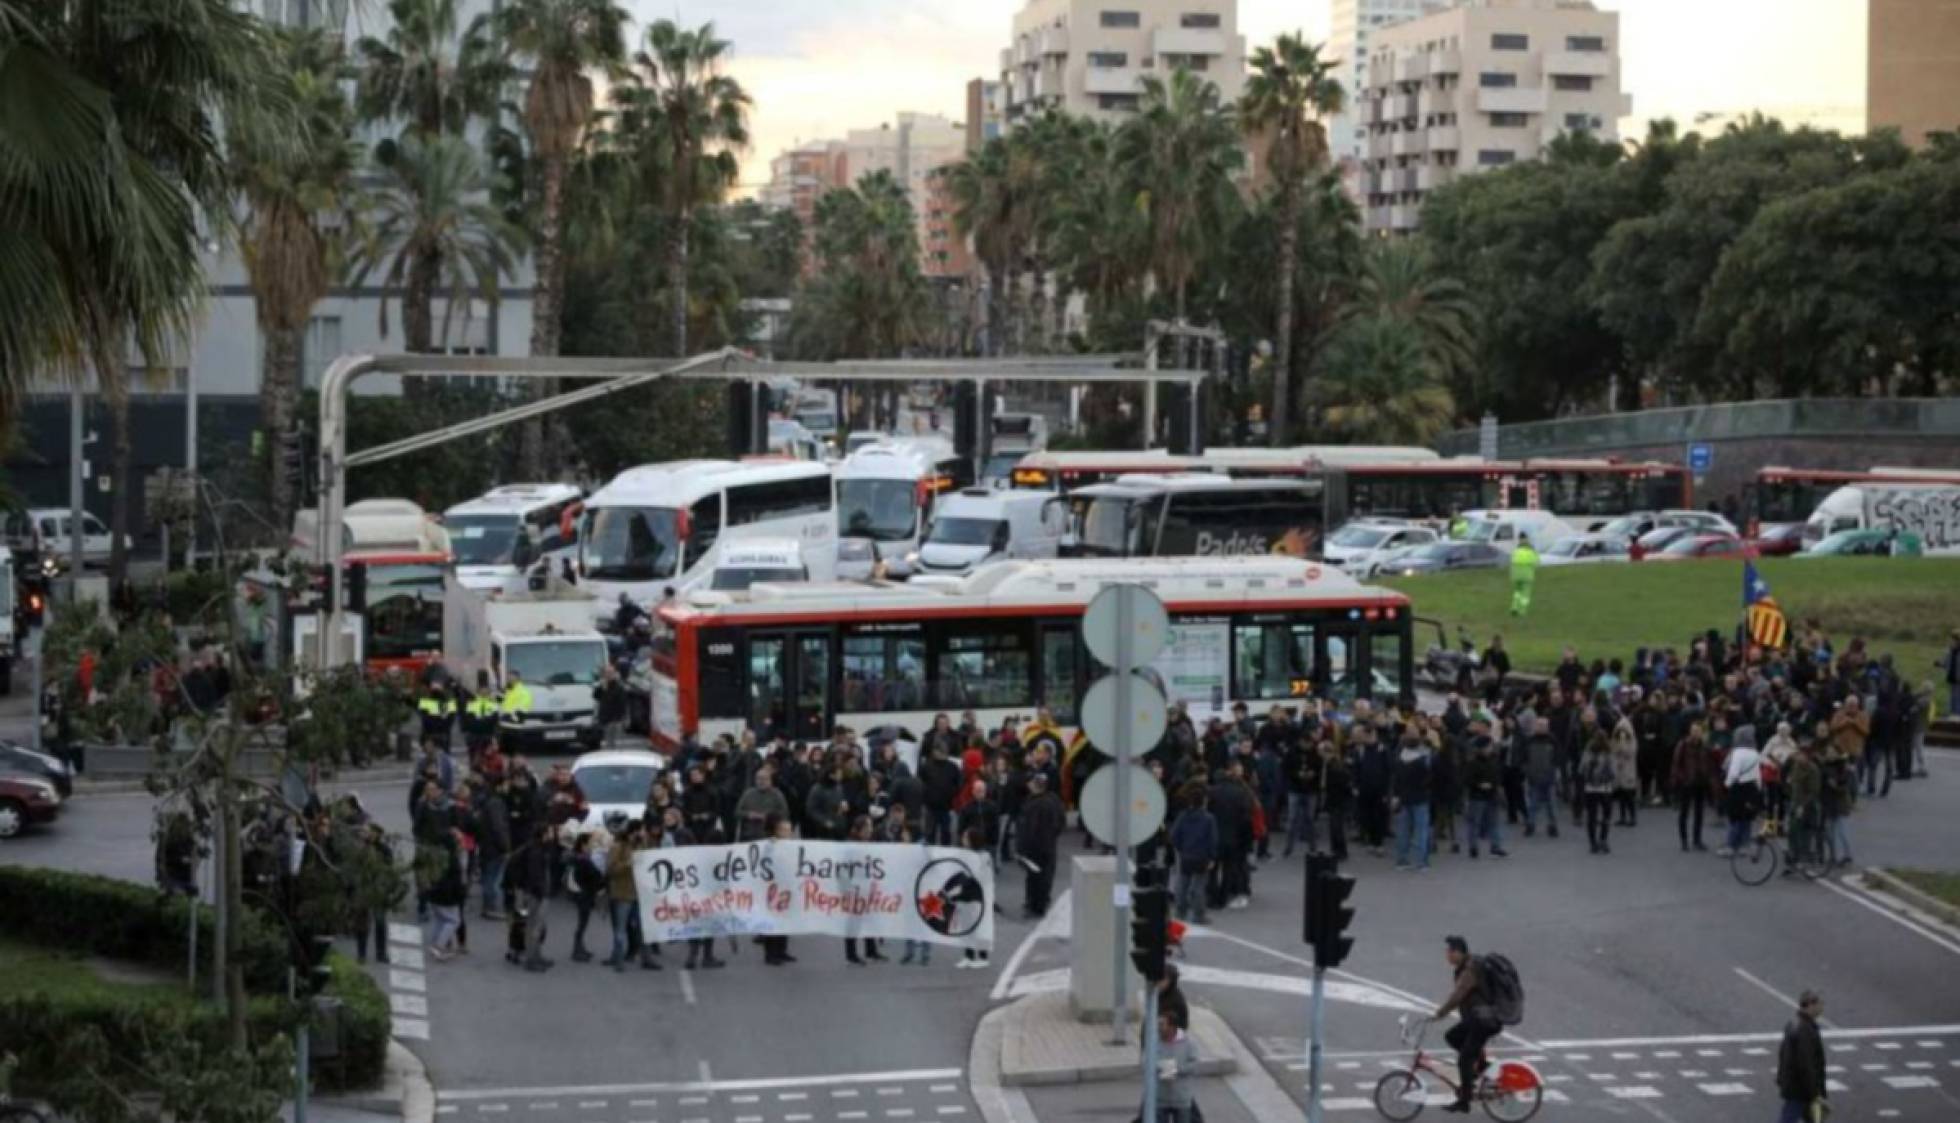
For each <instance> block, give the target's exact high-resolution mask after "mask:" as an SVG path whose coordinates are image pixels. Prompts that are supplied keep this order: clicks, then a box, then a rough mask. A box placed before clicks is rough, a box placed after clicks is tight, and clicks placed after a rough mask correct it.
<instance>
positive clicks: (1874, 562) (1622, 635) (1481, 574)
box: [1383, 558, 1960, 683]
mask: <svg viewBox="0 0 1960 1123" xmlns="http://www.w3.org/2000/svg"><path fill="white" fill-rule="evenodd" d="M1757 564H1758V568H1759V570H1760V571H1761V573H1762V575H1763V579H1764V580H1765V581H1767V582H1769V587H1770V591H1771V592H1772V593H1773V594H1774V595H1775V597H1776V601H1777V603H1778V604H1780V605H1782V606H1783V611H1784V612H1786V613H1788V614H1789V616H1790V620H1791V625H1792V628H1793V629H1794V628H1796V627H1800V626H1801V623H1802V622H1803V621H1805V620H1812V619H1814V620H1816V621H1817V622H1818V623H1819V624H1821V625H1822V626H1823V628H1824V630H1825V632H1826V633H1827V634H1828V635H1829V636H1830V637H1831V640H1832V642H1833V644H1835V646H1836V648H1837V650H1839V651H1843V650H1844V649H1845V647H1846V645H1847V644H1849V643H1850V641H1851V638H1852V637H1853V636H1863V637H1865V642H1866V644H1867V646H1869V647H1870V648H1871V649H1872V650H1873V651H1875V652H1887V651H1889V652H1891V653H1892V654H1893V656H1894V658H1895V660H1896V662H1897V665H1898V668H1899V670H1900V672H1901V673H1902V674H1904V675H1906V676H1907V678H1908V681H1912V682H1915V683H1916V682H1920V681H1927V680H1930V679H1931V678H1932V677H1933V675H1934V670H1933V664H1934V663H1935V662H1936V661H1937V660H1938V659H1939V657H1940V655H1941V654H1942V653H1943V652H1944V651H1945V650H1946V644H1947V635H1948V633H1949V632H1951V631H1952V630H1953V629H1954V628H1960V558H1809V559H1805V558H1770V559H1765V560H1763V561H1761V562H1759V563H1757ZM1383 584H1386V585H1390V586H1392V587H1394V588H1397V589H1400V590H1401V591H1402V592H1404V593H1407V594H1408V595H1409V597H1410V599H1412V600H1413V601H1414V602H1415V607H1416V615H1417V616H1421V617H1430V618H1433V619H1438V620H1441V621H1442V622H1443V623H1444V624H1445V625H1446V626H1447V627H1448V628H1449V631H1450V641H1451V642H1452V643H1453V642H1455V636H1456V627H1457V625H1458V624H1462V625H1464V626H1465V627H1467V628H1469V629H1470V635H1471V636H1472V638H1474V639H1475V640H1476V641H1477V645H1478V648H1479V649H1480V650H1481V649H1482V648H1483V647H1484V645H1486V644H1488V643H1489V642H1490V637H1491V635H1492V633H1501V634H1502V635H1503V636H1504V646H1505V648H1506V649H1508V650H1509V651H1510V653H1511V663H1512V666H1513V668H1514V669H1516V670H1520V671H1549V670H1551V669H1552V668H1553V667H1554V666H1555V665H1556V664H1557V663H1558V660H1559V655H1560V653H1561V652H1562V651H1563V650H1564V649H1565V647H1566V646H1567V645H1571V646H1572V647H1573V648H1575V649H1577V651H1578V652H1579V656H1580V658H1582V659H1584V660H1586V661H1587V662H1591V661H1592V660H1593V659H1594V658H1601V659H1610V658H1613V657H1615V656H1617V657H1619V658H1621V659H1625V660H1627V661H1628V662H1631V661H1632V659H1633V651H1634V649H1635V648H1636V647H1656V646H1659V647H1667V646H1673V647H1675V648H1676V649H1678V650H1680V651H1682V652H1683V653H1684V654H1685V652H1686V650H1687V647H1688V644H1689V642H1690V641H1691V637H1693V636H1695V635H1698V634H1700V633H1702V632H1705V631H1707V630H1708V629H1709V628H1717V629H1720V630H1721V632H1722V634H1723V636H1724V637H1725V638H1726V637H1729V636H1731V635H1733V634H1734V631H1735V626H1736V623H1737V621H1738V620H1740V619H1741V617H1742V563H1741V562H1739V561H1734V562H1731V561H1683V562H1652V561H1647V562H1637V563H1629V564H1623V565H1575V566H1559V567H1555V568H1541V569H1540V570H1539V571H1538V584H1537V588H1536V590H1535V593H1534V595H1533V598H1532V604H1531V614H1530V615H1529V616H1527V617H1525V618H1523V619H1515V618H1513V617H1512V616H1511V615H1510V607H1511V584H1510V576H1509V575H1508V574H1507V573H1505V572H1504V571H1503V570H1483V571H1476V572H1469V573H1448V574H1438V575H1435V576H1427V577H1403V578H1396V579H1393V580H1387V581H1384V582H1383ZM1434 640H1435V633H1434V631H1433V629H1425V628H1424V627H1423V626H1422V625H1420V624H1418V625H1417V636H1416V646H1417V650H1418V652H1420V651H1421V650H1423V649H1424V648H1426V647H1427V646H1428V644H1429V643H1431V642H1434Z"/></svg>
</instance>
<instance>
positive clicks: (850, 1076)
mask: <svg viewBox="0 0 1960 1123" xmlns="http://www.w3.org/2000/svg"><path fill="white" fill-rule="evenodd" d="M395 1024H396V1028H397V1031H398V1032H399V1029H400V1025H401V1023H400V1022H399V1021H397V1022H396V1023H395ZM1779 1040H1780V1037H1779ZM706 1064H707V1062H705V1061H703V1062H702V1065H703V1070H704V1072H705V1069H706ZM963 1075H964V1071H963V1070H961V1069H957V1068H920V1069H907V1070H903V1071H897V1072H849V1073H823V1074H821V1075H816V1076H772V1077H766V1078H762V1079H753V1080H713V1079H702V1080H683V1081H669V1082H662V1083H647V1084H581V1085H571V1086H566V1087H543V1088H463V1089H458V1090H456V1091H445V1092H442V1093H441V1094H440V1095H441V1098H442V1099H444V1100H447V1101H452V1102H457V1101H477V1100H506V1099H532V1098H537V1097H542V1096H630V1095H646V1094H649V1093H655V1092H690V1093H692V1092H710V1093H712V1092H773V1091H776V1090H778V1089H782V1088H791V1089H794V1088H831V1087H836V1086H838V1085H848V1084H890V1083H900V1084H916V1083H929V1082H932V1081H940V1080H958V1079H959V1078H960V1077H961V1076H963ZM901 1091H903V1089H893V1090H891V1091H890V1092H889V1093H886V1094H891V1095H897V1094H898V1093H899V1092H901ZM681 1102H682V1103H706V1102H707V1100H706V1099H702V1098H698V1097H697V1098H695V1099H692V1100H682V1101H681Z"/></svg>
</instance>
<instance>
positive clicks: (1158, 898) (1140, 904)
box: [1130, 886, 1171, 983]
mask: <svg viewBox="0 0 1960 1123" xmlns="http://www.w3.org/2000/svg"><path fill="white" fill-rule="evenodd" d="M1170 922H1171V899H1170V894H1169V893H1167V892H1166V891H1165V890H1164V889H1163V887H1162V886H1151V887H1150V888H1139V889H1137V890H1135V891H1134V892H1132V893H1131V894H1130V962H1131V963H1134V964H1136V967H1137V974H1139V975H1142V976H1143V977H1144V978H1146V979H1148V980H1150V981H1151V982H1152V983H1156V982H1157V981H1158V980H1160V979H1162V978H1163V977H1164V959H1165V956H1166V955H1167V954H1168V953H1169V952H1170V946H1171V923H1170Z"/></svg>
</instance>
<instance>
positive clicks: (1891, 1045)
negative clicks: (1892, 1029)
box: [1878, 1041, 1899, 1053]
mask: <svg viewBox="0 0 1960 1123" xmlns="http://www.w3.org/2000/svg"><path fill="white" fill-rule="evenodd" d="M1898 1047H1899V1043H1898V1042H1896V1041H1881V1042H1879V1043H1878V1048H1880V1049H1883V1050H1885V1051H1886V1052H1888V1053H1889V1052H1891V1051H1892V1050H1894V1049H1897V1048H1898Z"/></svg>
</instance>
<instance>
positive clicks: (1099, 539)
mask: <svg viewBox="0 0 1960 1123" xmlns="http://www.w3.org/2000/svg"><path fill="white" fill-rule="evenodd" d="M1134 507H1135V505H1134V504H1133V503H1132V502H1131V501H1130V500H1128V499H1118V498H1115V497H1107V498H1102V497H1099V498H1097V499H1094V500H1092V501H1090V503H1089V509H1088V511H1087V512H1085V513H1084V514H1083V516H1082V552H1083V553H1085V554H1096V555H1101V556H1104V557H1112V558H1125V557H1129V556H1130V555H1131V553H1132V542H1133V538H1134V535H1133V534H1132V529H1133V527H1132V523H1133V519H1132V518H1131V512H1132V510H1133V509H1134Z"/></svg>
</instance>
